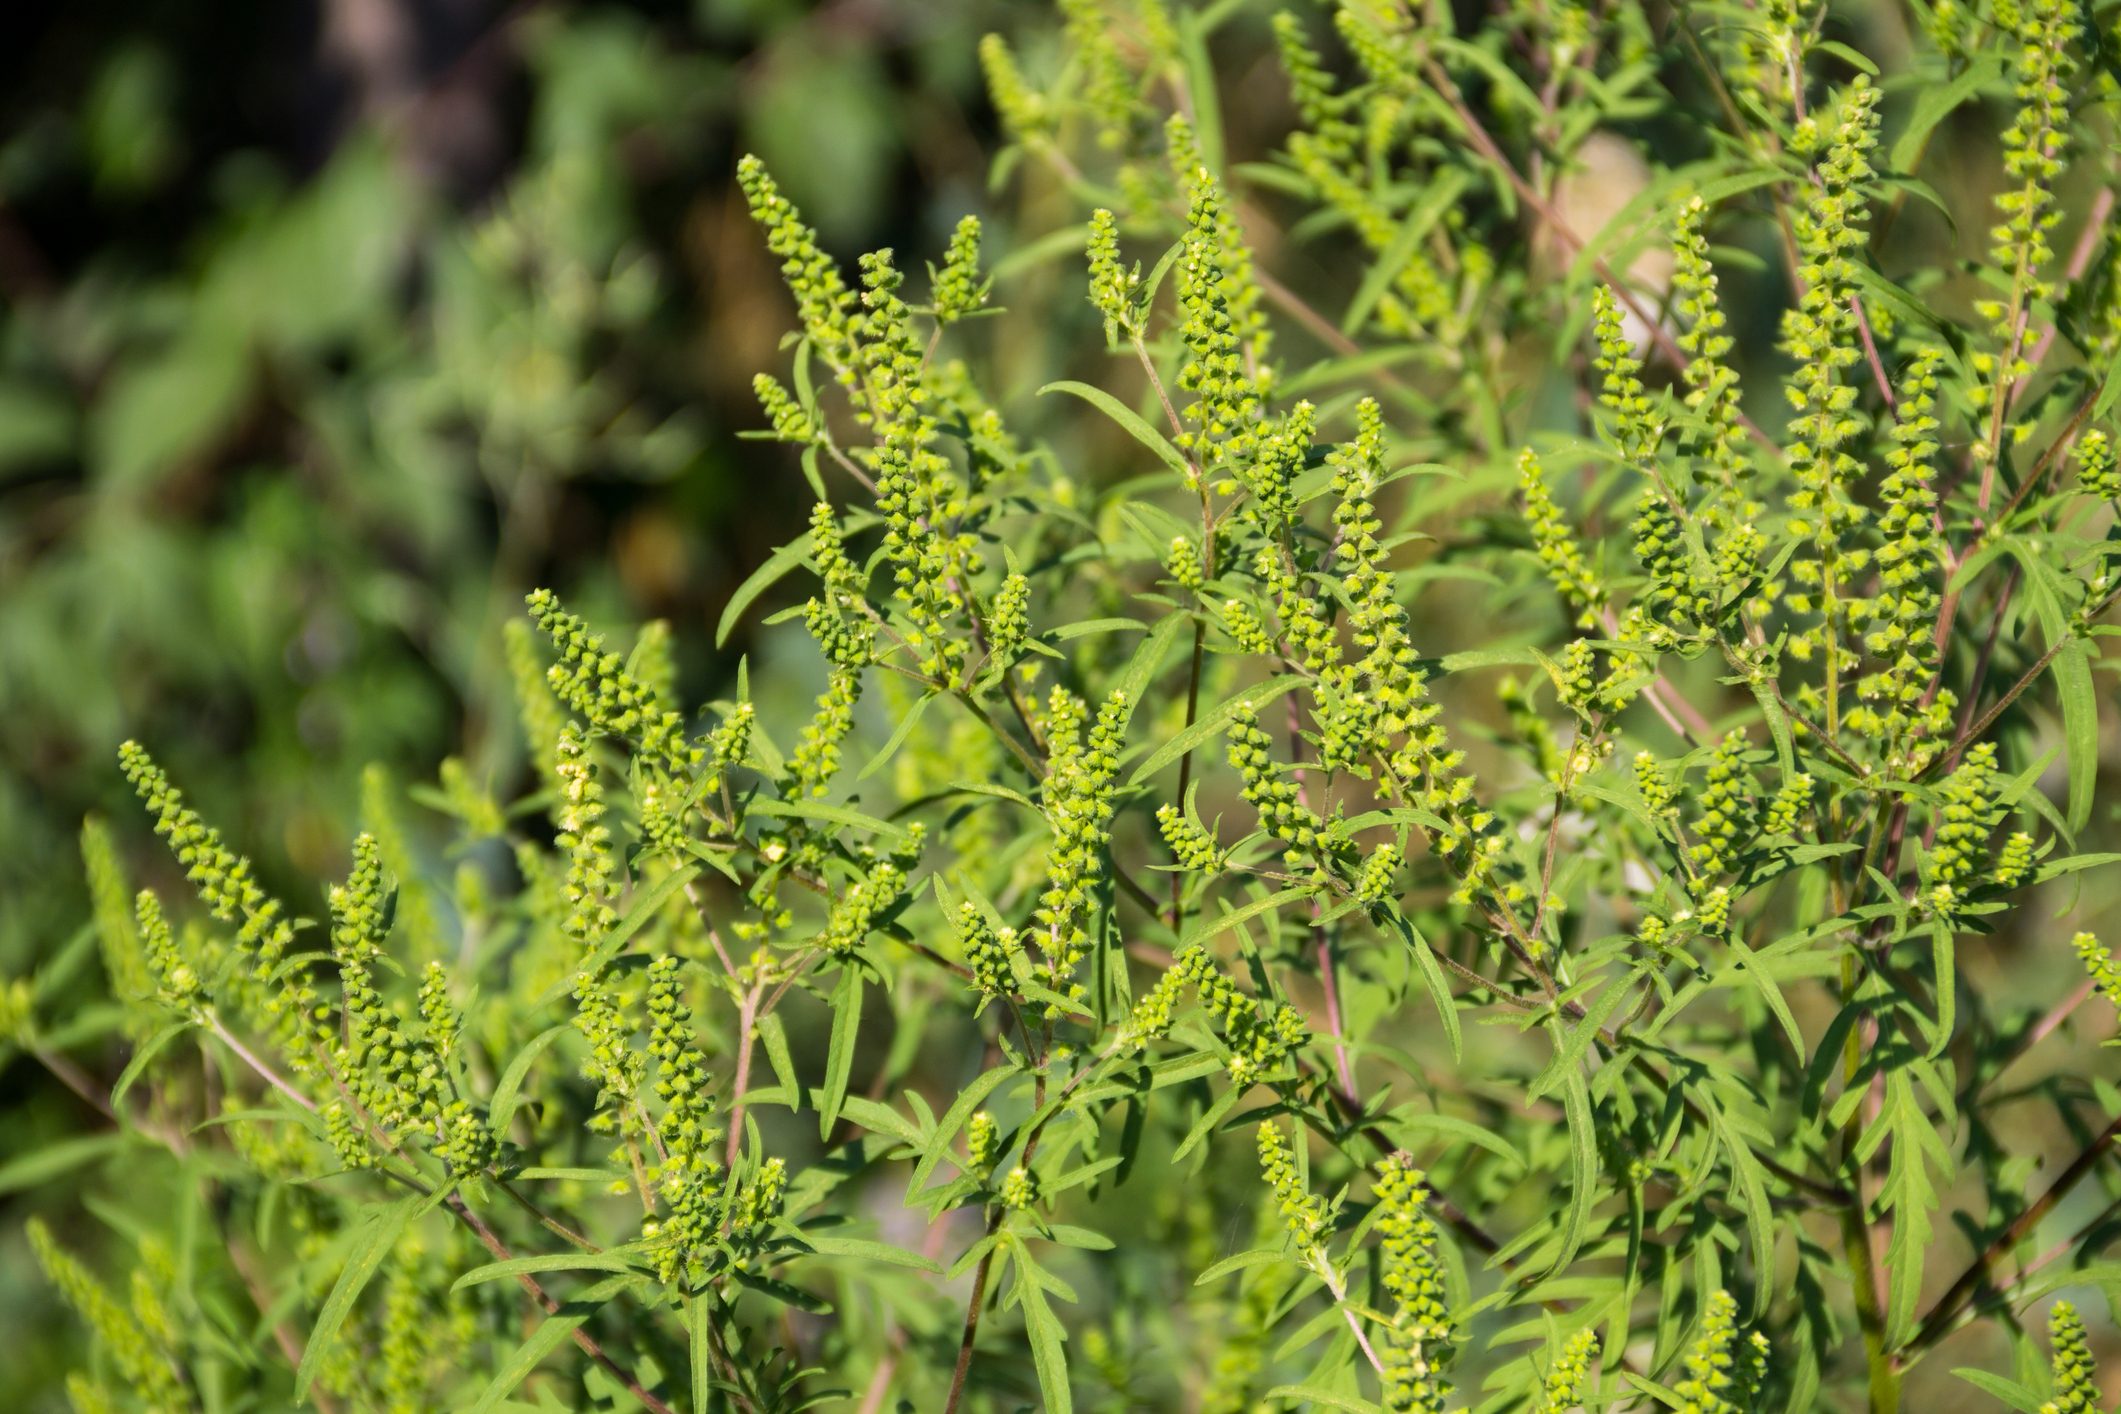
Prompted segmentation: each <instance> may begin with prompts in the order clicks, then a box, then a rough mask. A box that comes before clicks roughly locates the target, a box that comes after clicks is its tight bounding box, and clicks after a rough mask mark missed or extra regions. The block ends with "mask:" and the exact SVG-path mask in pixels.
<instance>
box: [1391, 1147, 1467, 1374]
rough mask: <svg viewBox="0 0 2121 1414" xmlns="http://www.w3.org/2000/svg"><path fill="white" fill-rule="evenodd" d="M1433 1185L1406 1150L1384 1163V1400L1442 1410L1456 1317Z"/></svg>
mask: <svg viewBox="0 0 2121 1414" xmlns="http://www.w3.org/2000/svg"><path fill="white" fill-rule="evenodd" d="M1428 1201H1429V1191H1428V1188H1427V1187H1426V1186H1425V1182H1424V1178H1423V1175H1422V1172H1421V1170H1419V1169H1417V1168H1415V1167H1414V1166H1413V1164H1412V1162H1411V1161H1410V1160H1409V1159H1408V1158H1407V1157H1406V1155H1404V1154H1394V1155H1392V1156H1391V1157H1389V1158H1387V1159H1385V1160H1384V1161H1383V1162H1382V1163H1380V1164H1379V1165H1378V1166H1377V1207H1378V1212H1379V1216H1378V1220H1377V1234H1378V1247H1379V1256H1380V1258H1381V1259H1382V1260H1381V1263H1380V1265H1381V1266H1382V1268H1383V1283H1384V1288H1385V1291H1386V1292H1387V1293H1388V1294H1389V1295H1390V1296H1391V1297H1392V1302H1393V1309H1392V1314H1391V1321H1390V1324H1389V1327H1388V1334H1387V1338H1386V1340H1385V1342H1384V1347H1385V1348H1384V1351H1383V1352H1382V1353H1383V1357H1384V1384H1385V1407H1386V1408H1388V1409H1391V1410H1394V1411H1419V1414H1442V1411H1443V1408H1444V1403H1445V1401H1446V1400H1447V1399H1449V1398H1450V1394H1451V1387H1450V1385H1448V1384H1447V1383H1445V1381H1444V1378H1443V1373H1442V1369H1443V1366H1444V1364H1445V1363H1446V1362H1447V1361H1448V1360H1449V1358H1450V1353H1451V1352H1450V1342H1451V1334H1452V1321H1451V1312H1450V1307H1449V1305H1448V1304H1447V1302H1446V1300H1445V1292H1444V1279H1443V1262H1442V1259H1441V1257H1440V1255H1439V1253H1438V1250H1437V1233H1436V1223H1435V1220H1434V1219H1432V1218H1431V1217H1430V1216H1429V1213H1428Z"/></svg>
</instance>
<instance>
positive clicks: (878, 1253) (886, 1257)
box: [803, 1232, 943, 1276]
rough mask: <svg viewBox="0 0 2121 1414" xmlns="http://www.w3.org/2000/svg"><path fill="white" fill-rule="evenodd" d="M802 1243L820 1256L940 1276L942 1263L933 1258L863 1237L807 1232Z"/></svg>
mask: <svg viewBox="0 0 2121 1414" xmlns="http://www.w3.org/2000/svg"><path fill="white" fill-rule="evenodd" d="M803 1241H805V1242H807V1243H809V1244H810V1249H811V1251H812V1252H814V1253H816V1254H817V1255H818V1256H820V1257H852V1258H854V1259H855V1260H856V1261H861V1262H884V1263H888V1264H889V1265H891V1266H894V1267H911V1268H913V1269H914V1270H915V1271H921V1272H930V1273H933V1274H934V1275H936V1276H941V1275H942V1274H943V1265H942V1263H940V1262H938V1261H936V1260H935V1259H934V1258H932V1257H923V1256H922V1255H921V1254H920V1253H918V1252H908V1251H907V1250H906V1249H905V1248H903V1247H894V1246H892V1245H891V1244H890V1243H888V1242H876V1241H872V1240H870V1239H869V1238H866V1237H836V1236H834V1235H833V1234H831V1233H817V1232H806V1233H804V1234H803Z"/></svg>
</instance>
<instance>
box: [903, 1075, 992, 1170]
mask: <svg viewBox="0 0 2121 1414" xmlns="http://www.w3.org/2000/svg"><path fill="white" fill-rule="evenodd" d="M1014 1074H1016V1067H1014V1066H1010V1065H998V1066H995V1067H994V1068H993V1069H991V1070H988V1071H984V1072H982V1073H981V1075H980V1077H979V1078H978V1079H977V1080H974V1081H973V1082H972V1083H971V1084H970V1085H968V1086H966V1087H965V1088H964V1089H963V1090H961V1091H959V1092H958V1096H957V1098H956V1099H955V1100H952V1101H951V1102H950V1108H949V1109H947V1110H944V1111H943V1117H942V1118H941V1119H940V1120H937V1121H936V1125H935V1132H934V1133H933V1134H931V1135H929V1136H928V1142H927V1144H926V1145H924V1146H923V1147H922V1149H921V1158H920V1162H919V1163H917V1164H915V1165H914V1166H913V1178H912V1180H911V1181H910V1182H909V1183H908V1184H907V1190H906V1191H907V1192H908V1193H909V1194H911V1193H918V1192H919V1191H920V1190H921V1189H923V1188H925V1187H927V1186H928V1176H929V1175H930V1174H932V1173H934V1172H935V1169H936V1165H938V1164H940V1163H941V1162H942V1161H943V1158H944V1157H945V1156H946V1155H947V1154H948V1153H949V1152H950V1141H951V1140H953V1139H955V1138H957V1132H958V1131H959V1130H960V1129H963V1128H964V1127H965V1124H966V1122H967V1121H969V1120H970V1119H971V1118H972V1116H973V1113H974V1112H975V1111H976V1110H978V1109H979V1107H980V1106H981V1105H982V1104H984V1103H986V1100H987V1097H988V1096H989V1095H991V1094H993V1093H994V1091H995V1089H996V1088H997V1087H998V1086H1000V1085H1001V1083H1002V1082H1003V1081H1005V1080H1007V1079H1008V1078H1009V1077H1010V1076H1012V1075H1014Z"/></svg>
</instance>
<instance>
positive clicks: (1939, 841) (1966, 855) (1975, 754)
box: [1922, 741, 2003, 917]
mask: <svg viewBox="0 0 2121 1414" xmlns="http://www.w3.org/2000/svg"><path fill="white" fill-rule="evenodd" d="M1942 796H1943V799H1942V801H1941V802H1940V803H1939V805H1938V807H1937V837H1936V847H1935V848H1934V849H1932V850H1931V851H1930V856H1929V859H1928V860H1927V861H1926V862H1925V863H1924V866H1923V870H1922V897H1923V900H1924V902H1926V903H1927V904H1929V906H1930V907H1931V908H1933V909H1935V910H1936V911H1937V912H1938V913H1939V914H1942V915H1945V916H1947V917H1948V916H1950V915H1951V914H1952V913H1953V912H1954V911H1955V910H1956V909H1957V907H1958V905H1959V903H1960V902H1961V901H1962V900H1963V899H1964V898H1965V896H1966V893H1967V891H1968V890H1970V889H1972V888H1973V887H1975V886H1976V885H1978V884H1980V883H1983V882H1985V881H1986V877H1987V875H1988V874H1989V870H1990V857H1989V847H1988V840H1989V836H1990V835H1991V834H1992V833H1993V832H1994V831H1995V828H1996V822H1997V821H1998V820H1999V819H2000V818H2001V817H2002V814H2003V809H2002V804H2001V801H2000V799H1999V787H1998V785H1997V783H1996V745H1995V743H1994V742H1989V741H1983V742H1976V743H1975V744H1974V745H1973V746H1972V747H1971V748H1969V749H1968V751H1967V753H1966V759H1965V760H1963V761H1961V762H1960V763H1959V766H1958V769H1957V770H1955V771H1953V772H1952V774H1951V775H1950V776H1949V777H1947V778H1946V780H1945V782H1944V788H1943V791H1942Z"/></svg>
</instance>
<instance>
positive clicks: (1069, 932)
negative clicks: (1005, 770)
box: [1037, 687, 1133, 999]
mask: <svg viewBox="0 0 2121 1414" xmlns="http://www.w3.org/2000/svg"><path fill="white" fill-rule="evenodd" d="M1132 705H1133V704H1132V703H1130V702H1129V701H1128V699H1127V694H1126V693H1125V692H1124V691H1120V690H1117V689H1115V690H1114V691H1113V693H1112V695H1111V696H1109V697H1107V698H1106V699H1105V702H1104V705H1103V706H1101V707H1099V708H1098V711H1097V719H1096V721H1094V722H1093V723H1091V726H1090V731H1089V734H1088V736H1087V738H1085V737H1084V736H1083V735H1082V731H1081V725H1082V719H1083V707H1082V704H1081V703H1080V702H1077V701H1075V700H1074V698H1073V696H1072V694H1070V693H1068V692H1067V691H1066V689H1064V688H1059V687H1056V688H1055V689H1054V690H1053V694H1052V698H1051V703H1050V707H1049V710H1048V712H1047V717H1048V721H1049V727H1048V730H1047V736H1046V740H1047V745H1048V749H1049V753H1050V765H1049V768H1048V774H1047V777H1046V789H1045V799H1044V805H1045V812H1046V824H1047V827H1048V828H1049V829H1051V830H1052V832H1053V843H1052V844H1051V845H1049V846H1048V847H1047V850H1046V889H1045V892H1044V893H1042V894H1040V895H1039V903H1038V913H1037V918H1038V925H1039V939H1040V946H1041V948H1042V950H1043V951H1044V953H1045V960H1046V980H1047V984H1048V985H1049V986H1051V987H1052V988H1053V990H1054V991H1056V992H1060V993H1062V994H1063V995H1065V996H1068V997H1070V998H1071V999H1072V998H1078V997H1079V996H1080V995H1081V990H1082V989H1081V987H1080V985H1079V984H1075V983H1073V982H1071V981H1070V978H1071V977H1072V976H1073V974H1074V971H1075V968H1076V964H1077V963H1079V962H1081V961H1082V958H1083V955H1084V954H1085V953H1086V952H1087V951H1088V950H1089V946H1090V934H1089V930H1088V928H1087V926H1086V924H1087V920H1088V918H1089V913H1090V909H1091V905H1092V903H1093V901H1094V899H1095V896H1096V893H1097V889H1098V885H1099V883H1100V881H1101V879H1102V878H1103V876H1104V868H1105V848H1106V846H1107V845H1108V844H1109V843H1110V840H1111V828H1112V806H1113V787H1112V782H1113V777H1114V776H1115V775H1116V774H1117V773H1118V771H1119V753H1120V750H1121V748H1122V745H1123V743H1122V740H1121V738H1122V735H1123V734H1124V732H1125V730H1126V724H1127V717H1128V714H1129V713H1130V711H1131V710H1132Z"/></svg>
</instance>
